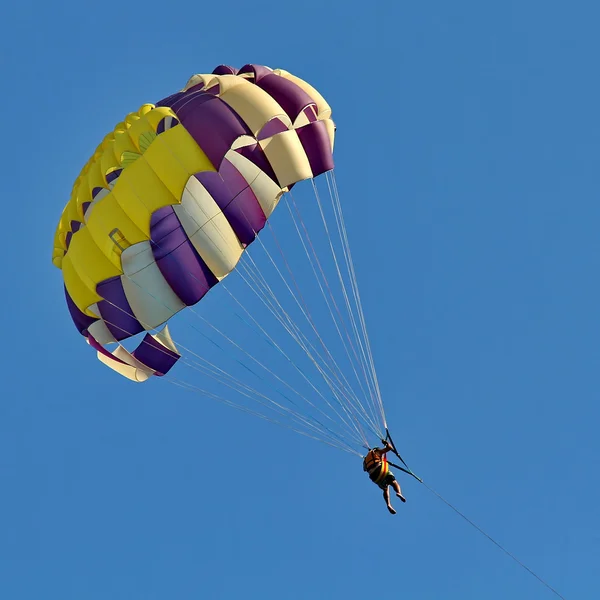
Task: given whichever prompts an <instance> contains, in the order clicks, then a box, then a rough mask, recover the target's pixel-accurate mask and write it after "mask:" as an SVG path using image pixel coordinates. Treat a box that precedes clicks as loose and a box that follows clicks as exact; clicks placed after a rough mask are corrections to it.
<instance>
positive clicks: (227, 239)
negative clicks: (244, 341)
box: [53, 65, 335, 381]
mask: <svg viewBox="0 0 600 600" xmlns="http://www.w3.org/2000/svg"><path fill="white" fill-rule="evenodd" d="M334 132H335V127H334V123H333V121H332V120H331V109H330V107H329V105H328V104H327V102H325V100H324V99H323V97H322V96H321V95H320V94H319V92H317V91H316V90H315V89H314V88H313V87H312V86H311V85H309V84H308V83H306V82H305V81H303V80H302V79H299V78H298V77H295V76H294V75H292V74H290V73H288V72H287V71H283V70H280V69H277V70H272V69H270V68H268V67H264V66H259V65H246V66H244V67H242V68H241V69H239V70H236V69H234V68H232V67H228V66H219V67H217V68H216V69H215V70H214V71H213V73H212V74H197V75H194V76H193V77H191V78H190V80H189V81H188V83H187V84H186V86H185V87H184V88H183V89H182V90H181V91H178V92H176V93H174V94H172V95H171V96H168V97H167V98H164V99H163V100H160V101H159V102H157V103H156V104H144V105H142V106H141V108H140V109H139V110H138V111H137V112H134V113H130V114H129V115H127V117H126V118H125V119H124V121H123V122H121V123H118V124H117V125H116V126H115V128H114V131H112V132H111V133H109V134H108V135H107V136H106V137H105V138H104V139H103V140H102V142H101V143H100V145H99V146H98V147H97V148H96V151H95V152H94V154H93V156H92V157H91V158H90V159H89V161H88V162H87V164H86V165H85V166H84V167H83V169H82V171H81V173H80V175H79V177H78V178H77V180H76V181H75V184H74V186H73V190H72V193H71V198H70V200H69V202H68V203H67V205H66V206H65V208H64V211H63V214H62V217H61V219H60V222H59V224H58V227H57V230H56V234H55V237H54V252H53V263H54V265H55V266H56V267H58V268H59V269H61V270H62V273H63V278H64V287H65V296H66V301H67V306H68V308H69V311H70V314H71V316H72V318H73V321H74V323H75V325H76V327H77V329H78V330H79V332H80V333H81V334H82V335H83V336H84V337H85V338H86V339H87V342H88V343H89V344H90V345H91V346H92V347H93V348H95V349H96V351H97V353H98V358H99V359H100V360H101V361H102V362H103V363H104V364H106V365H108V366H109V367H111V368H112V369H114V370H115V371H117V372H118V373H120V374H121V375H124V376H125V377H128V378H129V379H131V380H133V381H145V380H147V379H148V378H149V377H151V376H152V375H164V374H165V373H167V372H168V371H169V369H171V368H172V366H173V365H174V364H175V363H176V361H177V360H178V358H179V356H180V354H179V352H178V351H177V348H176V347H175V344H174V343H173V341H172V339H171V337H170V334H169V331H168V328H167V327H166V326H165V327H164V328H163V329H162V330H161V331H160V332H158V333H156V334H154V335H152V334H150V333H148V334H146V336H145V337H144V339H143V341H142V342H141V344H140V345H139V346H138V348H137V349H136V350H135V351H133V352H131V353H130V352H129V351H127V350H126V349H125V348H124V347H123V346H122V345H120V344H119V345H118V347H117V349H116V350H114V351H112V352H111V351H109V350H107V349H106V348H105V346H106V345H107V344H114V343H117V342H120V341H122V340H125V339H127V338H129V337H132V336H135V335H137V334H140V333H142V332H144V331H152V330H155V329H157V328H158V327H159V326H161V325H163V324H164V323H166V322H167V321H168V320H169V318H170V317H172V316H173V315H174V314H176V313H177V312H179V311H180V310H182V309H183V308H185V307H186V306H191V305H193V304H195V303H197V302H199V301H200V300H201V299H202V298H203V297H204V296H205V294H206V293H207V292H208V290H210V289H211V288H212V287H213V286H215V285H217V284H218V283H219V281H221V280H222V279H223V278H225V277H226V276H227V275H228V274H229V273H230V272H231V271H232V270H233V269H234V268H235V266H236V264H237V263H238V261H239V260H240V257H241V256H242V254H243V253H244V251H245V249H246V248H247V247H248V245H249V244H251V243H252V242H253V240H254V239H255V237H256V235H257V233H258V232H259V231H260V230H261V229H262V228H263V227H264V226H265V224H266V222H267V219H269V217H270V216H271V214H272V212H273V210H274V209H275V207H276V206H277V204H278V202H279V199H280V197H281V196H282V194H283V193H284V192H287V191H288V190H289V189H290V188H291V187H292V186H293V185H294V184H295V183H297V182H299V181H302V180H305V179H310V178H312V177H316V176H317V175H320V174H322V173H325V172H326V171H329V170H331V169H333V156H332V152H333V142H334Z"/></svg>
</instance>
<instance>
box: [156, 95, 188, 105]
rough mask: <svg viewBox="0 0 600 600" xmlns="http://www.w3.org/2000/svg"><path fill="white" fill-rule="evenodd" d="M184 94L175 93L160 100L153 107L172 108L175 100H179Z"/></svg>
mask: <svg viewBox="0 0 600 600" xmlns="http://www.w3.org/2000/svg"><path fill="white" fill-rule="evenodd" d="M184 94H185V92H176V93H175V94H171V95H170V96H167V97H166V98H163V99H162V100H159V101H158V102H157V103H156V105H155V106H173V104H174V103H175V102H177V100H179V99H180V98H181V97H182V96H183V95H184Z"/></svg>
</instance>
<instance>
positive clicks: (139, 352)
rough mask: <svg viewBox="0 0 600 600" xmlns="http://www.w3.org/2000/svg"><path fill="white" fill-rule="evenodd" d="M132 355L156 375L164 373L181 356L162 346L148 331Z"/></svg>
mask: <svg viewBox="0 0 600 600" xmlns="http://www.w3.org/2000/svg"><path fill="white" fill-rule="evenodd" d="M132 356H133V357H134V358H135V359H136V360H139V361H140V362H141V363H142V364H144V365H146V366H147V367H148V368H149V369H152V370H153V371H154V372H155V373H156V374H157V375H166V374H167V373H168V372H169V371H170V370H171V369H172V368H173V366H174V365H175V363H176V362H177V361H178V360H179V359H180V358H181V357H180V355H179V354H177V352H173V351H172V350H170V349H169V348H166V347H165V346H163V345H162V344H161V343H160V342H158V341H157V340H156V339H154V338H153V337H152V336H151V335H150V334H149V333H147V334H146V335H145V336H144V339H143V340H142V343H141V344H140V345H139V346H138V347H137V348H136V349H135V351H134V352H133V353H132Z"/></svg>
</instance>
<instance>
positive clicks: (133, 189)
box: [111, 183, 367, 446]
mask: <svg viewBox="0 0 600 600" xmlns="http://www.w3.org/2000/svg"><path fill="white" fill-rule="evenodd" d="M129 187H130V189H131V191H132V192H133V194H134V195H135V196H136V197H137V198H138V199H139V200H140V202H141V203H142V204H143V205H144V206H146V208H148V207H147V205H146V203H145V202H144V198H143V197H141V196H140V195H139V194H138V193H137V190H136V189H135V186H133V185H131V183H130V184H129ZM148 210H149V209H148ZM190 216H191V215H190ZM192 218H193V217H192ZM194 220H195V219H194ZM254 233H255V236H256V235H257V232H254ZM151 241H152V242H153V243H155V244H156V245H157V246H158V247H159V248H160V247H161V246H160V244H159V243H157V242H156V241H155V240H151ZM213 244H214V243H213ZM214 245H215V248H216V249H217V250H218V251H219V252H222V251H221V249H220V248H219V247H218V246H217V245H216V244H214ZM189 274H190V275H191V276H192V277H193V278H194V279H197V278H196V277H195V276H194V274H193V273H191V272H190V273H189ZM128 279H129V280H130V281H132V282H133V283H135V284H136V285H137V287H139V288H140V289H142V290H143V291H144V292H145V293H147V294H148V295H149V296H151V297H152V298H154V300H156V301H157V302H159V303H161V304H163V306H165V307H166V308H167V309H169V310H170V311H171V312H176V311H173V310H172V308H171V307H169V306H167V305H166V304H165V303H164V302H162V301H161V300H159V299H158V298H156V297H155V296H154V295H153V294H152V293H151V292H149V291H148V290H147V289H145V288H143V287H142V286H141V285H140V284H139V283H138V282H136V281H133V280H132V279H131V278H130V277H128ZM111 304H112V303H111ZM116 308H119V310H121V311H122V312H125V313H126V312H127V311H124V310H123V309H121V308H120V307H116ZM192 312H194V313H195V311H193V310H192ZM195 314H197V313H195ZM129 316H131V317H133V318H135V316H134V315H129ZM197 316H198V315H197ZM186 317H189V314H186ZM142 325H143V326H144V328H145V329H146V330H150V329H152V328H150V327H148V326H147V325H145V324H143V323H142ZM192 327H193V329H195V330H196V331H198V332H199V333H200V334H201V335H202V336H203V337H205V338H206V339H208V340H209V341H210V342H211V343H213V344H214V345H215V346H217V347H218V348H220V349H221V350H222V351H223V352H224V353H225V354H227V353H226V352H225V351H224V350H223V349H222V348H221V347H220V346H219V345H218V344H216V343H215V342H214V341H213V340H212V339H211V338H210V337H208V336H206V335H205V334H204V333H203V332H201V331H200V330H198V329H197V328H196V327H194V326H193V325H192ZM217 331H218V330H217ZM236 346H237V347H238V348H239V349H240V350H241V351H242V352H244V353H245V354H246V355H247V356H249V357H250V358H252V359H253V358H254V357H252V356H251V355H250V354H249V353H248V352H246V351H244V350H243V349H242V348H241V347H240V346H239V345H236ZM182 347H183V346H182ZM186 350H187V351H188V352H189V350H188V349H186ZM196 356H197V357H198V358H201V357H199V356H198V355H196ZM236 362H237V363H238V364H240V365H241V366H242V367H243V368H245V369H246V370H248V371H249V372H250V373H252V374H253V375H255V376H256V377H258V378H259V379H261V380H262V381H264V379H262V378H261V377H260V376H258V375H257V374H256V373H254V372H253V371H252V369H250V368H249V367H248V366H247V365H246V364H244V363H243V362H241V361H239V360H237V359H236ZM184 364H186V366H188V367H192V368H194V367H193V366H192V365H190V364H189V363H188V362H186V361H184ZM259 364H260V363H259ZM199 366H200V365H199ZM212 366H213V367H215V366H214V365H212ZM261 366H263V368H265V367H264V365H261ZM195 370H199V369H197V368H196V369H195ZM266 370H267V371H268V372H269V373H270V374H271V375H273V376H274V377H276V378H277V379H278V380H279V381H281V382H282V383H284V384H285V385H287V387H290V386H289V385H288V384H287V383H286V382H285V381H283V380H282V379H281V378H279V377H277V376H276V375H275V374H274V373H273V372H272V371H270V370H269V369H266ZM222 373H225V374H226V375H229V374H227V373H226V372H224V371H222ZM229 377H231V378H233V376H231V375H229ZM213 378H214V379H217V378H216V377H215V373H213ZM233 379H235V378H233ZM217 380H218V381H219V382H220V383H224V381H225V379H224V378H221V379H217ZM237 385H241V386H243V385H244V384H242V383H241V382H240V381H239V380H237ZM229 387H231V386H229ZM271 387H272V386H271ZM290 389H292V390H293V391H294V392H295V393H297V392H296V390H294V389H293V388H291V387H290ZM236 391H238V392H239V390H236ZM276 391H277V392H278V393H279V394H281V395H282V396H284V397H286V399H288V401H289V398H287V396H285V395H284V394H282V392H280V391H279V390H276ZM300 396H301V395H300ZM301 397H302V396H301ZM254 400H256V398H254ZM269 400H270V401H271V402H273V401H272V400H271V399H269ZM290 402H291V401H290ZM292 404H293V403H292ZM298 418H299V417H298ZM310 418H311V419H313V420H315V421H316V419H315V418H314V417H310ZM320 426H321V427H322V428H323V429H324V430H325V429H328V428H326V427H325V426H324V425H322V424H321V425H320ZM329 431H330V433H332V434H333V435H336V436H338V437H339V435H338V434H334V433H333V432H331V430H329ZM350 438H351V439H353V440H354V443H357V444H358V445H365V446H366V445H367V442H366V438H365V437H364V435H362V436H359V437H358V438H355V437H354V435H352V434H351V435H350ZM361 438H362V440H363V441H360V440H361Z"/></svg>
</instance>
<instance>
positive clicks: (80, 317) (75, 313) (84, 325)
mask: <svg viewBox="0 0 600 600" xmlns="http://www.w3.org/2000/svg"><path fill="white" fill-rule="evenodd" d="M65 298H66V299H67V307H68V309H69V313H70V314H71V319H73V323H75V327H77V330H78V331H79V333H80V334H81V335H87V329H88V327H89V326H90V325H91V324H92V323H95V322H96V321H97V320H98V319H94V318H93V317H88V316H87V315H86V314H85V313H84V312H81V311H80V310H79V308H77V305H76V304H75V302H73V299H72V298H71V296H70V295H69V292H68V291H67V288H66V286H65Z"/></svg>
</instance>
